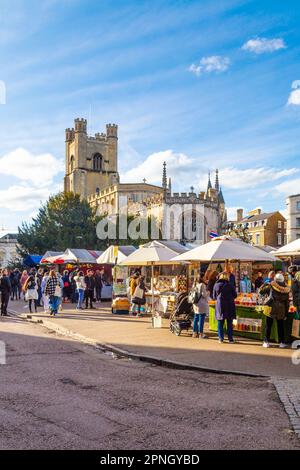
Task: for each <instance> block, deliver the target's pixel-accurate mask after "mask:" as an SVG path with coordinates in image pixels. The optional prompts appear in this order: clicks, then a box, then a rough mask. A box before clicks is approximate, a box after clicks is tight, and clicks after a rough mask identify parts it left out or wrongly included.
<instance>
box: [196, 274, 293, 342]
mask: <svg viewBox="0 0 300 470" xmlns="http://www.w3.org/2000/svg"><path fill="white" fill-rule="evenodd" d="M289 274H290V276H291V279H292V285H291V288H290V287H289V286H288V285H287V284H286V282H285V276H284V274H283V273H282V272H281V271H279V272H275V271H271V272H269V274H268V276H267V277H266V278H264V277H263V275H262V273H258V276H257V279H256V280H255V282H254V289H255V291H256V292H257V293H258V294H259V296H260V297H261V300H262V304H263V305H265V306H267V307H269V308H268V315H267V316H266V328H265V338H264V342H263V347H265V348H268V347H270V338H271V329H272V325H273V322H274V321H276V322H277V328H278V337H279V347H280V348H285V347H286V343H285V331H284V320H286V318H287V316H288V313H289V308H290V303H292V304H293V305H294V307H295V309H296V311H297V312H300V271H298V267H297V266H291V267H290V268H289ZM236 297H237V289H236V280H235V276H234V275H233V273H232V271H231V270H226V271H223V272H221V273H217V272H216V271H213V272H209V273H207V275H206V276H205V275H200V276H198V277H197V279H196V281H195V283H194V285H193V288H192V291H191V293H190V298H191V302H192V304H193V310H194V321H193V337H198V338H201V339H202V338H205V337H206V336H205V335H204V323H205V317H206V316H207V314H208V312H209V300H215V301H216V307H215V319H216V320H217V322H218V337H219V342H220V343H223V342H224V326H225V322H226V327H227V336H228V341H229V343H234V338H233V320H234V319H235V318H236V304H235V299H236Z"/></svg>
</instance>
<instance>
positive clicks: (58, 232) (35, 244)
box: [18, 192, 103, 256]
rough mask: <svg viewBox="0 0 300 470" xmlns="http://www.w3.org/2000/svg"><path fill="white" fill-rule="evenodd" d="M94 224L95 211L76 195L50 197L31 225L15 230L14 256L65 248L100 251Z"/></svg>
mask: <svg viewBox="0 0 300 470" xmlns="http://www.w3.org/2000/svg"><path fill="white" fill-rule="evenodd" d="M96 223H97V218H96V215H95V211H94V210H93V209H92V208H91V207H90V206H89V204H88V202H87V201H85V200H81V199H80V197H79V195H77V194H73V193H67V192H62V193H59V194H57V195H55V196H51V197H50V198H49V200H48V201H47V202H46V203H45V204H44V205H43V206H42V207H41V208H40V209H39V212H38V215H37V216H36V217H35V218H33V219H32V223H26V222H23V223H22V225H21V226H20V227H19V229H18V253H19V254H20V255H21V256H26V255H27V254H29V253H31V254H34V253H36V254H43V253H45V251H47V250H54V251H64V250H65V249H66V248H68V247H69V248H87V249H95V248H99V249H100V248H101V247H102V246H101V241H100V240H98V238H97V235H96ZM102 244H103V243H102Z"/></svg>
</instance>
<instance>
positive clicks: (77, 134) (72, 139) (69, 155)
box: [64, 119, 119, 198]
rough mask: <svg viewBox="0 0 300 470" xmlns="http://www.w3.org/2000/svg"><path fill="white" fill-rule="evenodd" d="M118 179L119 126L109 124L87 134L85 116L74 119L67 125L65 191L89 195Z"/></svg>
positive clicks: (83, 196)
mask: <svg viewBox="0 0 300 470" xmlns="http://www.w3.org/2000/svg"><path fill="white" fill-rule="evenodd" d="M118 182H119V174H118V126H117V125H116V124H107V125H106V133H97V134H95V136H88V135H87V121H86V119H75V126H74V128H72V129H66V175H65V180H64V189H65V191H71V192H74V193H76V194H79V195H80V196H81V197H82V198H87V197H88V196H90V195H93V194H95V193H97V192H99V191H101V190H102V189H104V188H107V187H109V186H111V185H113V184H115V183H118Z"/></svg>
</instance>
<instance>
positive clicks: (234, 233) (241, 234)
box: [225, 225, 252, 245]
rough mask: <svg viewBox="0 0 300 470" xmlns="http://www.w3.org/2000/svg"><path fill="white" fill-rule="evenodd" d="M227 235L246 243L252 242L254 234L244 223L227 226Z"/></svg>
mask: <svg viewBox="0 0 300 470" xmlns="http://www.w3.org/2000/svg"><path fill="white" fill-rule="evenodd" d="M225 235H230V236H231V237H233V238H239V239H240V240H242V241H243V242H245V243H249V244H250V245H251V244H252V235H251V234H250V233H249V230H248V229H247V228H246V227H244V226H242V225H239V226H238V227H236V226H231V227H229V228H227V230H226V232H225Z"/></svg>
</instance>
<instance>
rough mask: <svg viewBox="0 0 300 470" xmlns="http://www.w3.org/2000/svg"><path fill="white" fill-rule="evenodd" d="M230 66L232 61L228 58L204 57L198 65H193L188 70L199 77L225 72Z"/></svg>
mask: <svg viewBox="0 0 300 470" xmlns="http://www.w3.org/2000/svg"><path fill="white" fill-rule="evenodd" d="M229 65H230V60H229V58H228V57H222V56H218V55H212V56H210V57H202V59H201V60H200V62H199V64H198V65H196V64H192V65H190V67H189V69H188V70H189V71H190V72H192V73H194V74H195V75H196V76H197V77H199V76H200V75H201V74H202V73H211V72H224V71H225V70H227V69H228V67H229Z"/></svg>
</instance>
